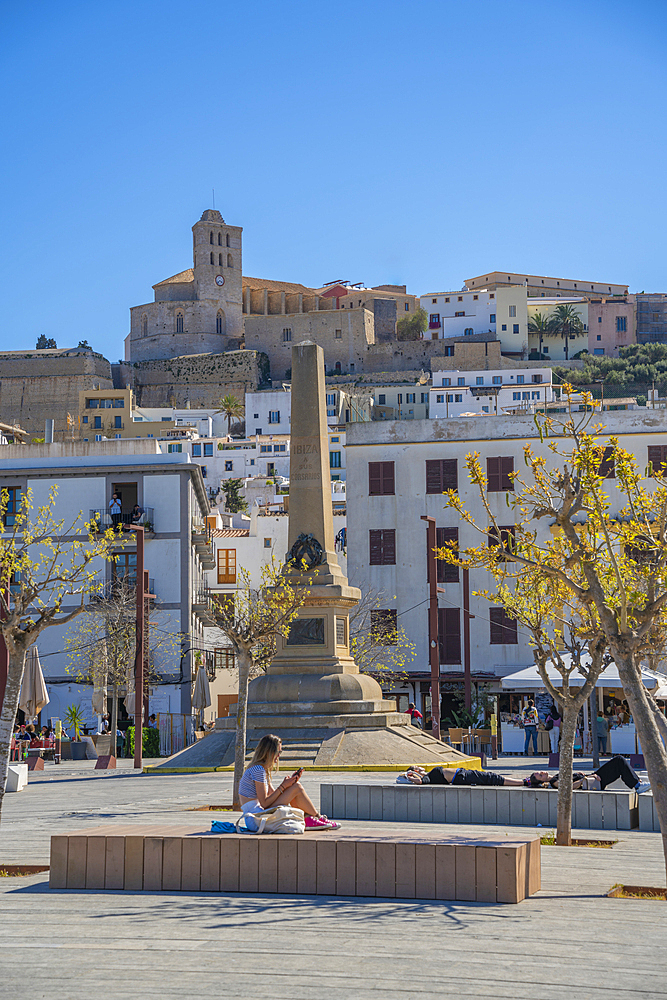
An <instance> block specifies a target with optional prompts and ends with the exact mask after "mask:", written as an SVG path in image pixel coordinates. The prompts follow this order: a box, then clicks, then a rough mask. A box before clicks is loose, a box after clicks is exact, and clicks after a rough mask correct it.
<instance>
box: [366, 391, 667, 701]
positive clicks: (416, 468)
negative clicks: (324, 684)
mask: <svg viewBox="0 0 667 1000" xmlns="http://www.w3.org/2000/svg"><path fill="white" fill-rule="evenodd" d="M657 412H658V413H661V412H663V411H657ZM604 423H605V425H606V429H605V431H604V435H603V438H608V437H610V436H612V435H617V436H618V437H619V439H620V441H621V444H622V446H623V447H624V448H627V449H628V450H629V451H630V452H631V453H632V454H634V455H635V457H636V459H637V462H638V465H639V468H640V469H642V470H643V469H645V468H646V467H647V464H648V460H649V450H648V449H649V448H650V447H655V446H658V447H660V448H662V449H665V448H667V416H664V417H660V418H659V419H656V417H655V414H654V413H653V411H646V410H641V409H638V410H633V411H627V412H620V413H616V412H614V413H606V414H605V420H604ZM526 443H529V444H530V445H531V447H532V448H533V450H534V452H535V453H536V454H538V455H544V457H545V459H546V461H547V463H549V464H552V463H553V455H552V453H551V452H550V450H549V445H548V441H546V440H545V441H540V438H539V436H538V434H537V430H536V427H535V423H534V418H533V417H531V416H529V415H526V416H522V415H512V416H498V417H495V416H489V417H485V418H479V417H477V418H476V417H470V418H463V419H456V418H452V417H450V418H449V419H432V420H428V421H426V420H425V421H414V422H408V421H394V422H391V423H371V424H358V425H356V426H354V427H352V428H350V429H349V431H348V443H347V463H348V483H350V484H351V486H350V490H349V495H348V500H347V523H348V543H349V548H348V552H349V557H348V569H349V576H350V579H351V580H352V581H354V584H355V586H359V587H364V586H371V587H373V588H374V589H375V590H377V591H379V592H381V593H383V594H385V595H386V607H385V609H384V610H385V612H386V614H387V615H388V616H389V615H390V616H392V617H395V618H396V620H397V621H398V622H400V623H401V625H402V626H403V628H404V629H405V631H406V633H407V635H408V638H409V639H410V640H411V641H412V642H413V643H414V644H415V650H416V656H415V659H414V660H413V661H412V663H411V664H410V665H409V666H408V667H407V670H408V676H409V680H408V681H407V682H406V684H405V686H404V688H405V693H406V694H410V695H416V700H417V701H419V698H420V697H421V695H423V696H424V697H427V692H428V683H429V677H430V670H429V631H428V597H429V588H428V579H427V545H426V526H425V523H424V521H422V520H421V517H422V516H423V515H430V516H432V517H434V518H435V519H436V526H437V536H438V544H439V545H443V544H445V542H446V541H448V540H454V541H457V542H458V545H459V546H460V548H466V547H470V546H476V545H480V544H487V539H488V534H487V525H488V520H487V514H486V510H485V507H484V505H483V503H482V499H481V497H480V495H479V492H478V490H477V488H476V487H473V486H472V485H471V483H470V481H469V477H468V473H467V469H466V455H468V454H471V453H473V452H477V453H478V454H479V456H480V461H481V464H482V469H483V471H484V472H485V474H486V475H487V477H488V490H487V494H486V500H487V501H488V503H489V506H490V508H491V510H492V511H493V513H494V515H495V516H496V518H497V523H498V524H500V525H501V526H502V527H507V528H508V530H509V529H511V528H512V525H513V524H515V523H516V521H515V519H516V517H517V512H515V511H514V510H513V508H512V506H511V504H508V499H509V496H510V494H511V492H512V485H511V479H510V477H509V473H510V472H519V474H520V475H522V476H526V475H527V471H526V466H525V462H524V451H523V449H524V446H525V444H526ZM653 454H655V453H653ZM649 485H650V484H649ZM449 489H454V490H456V491H457V492H458V494H459V496H460V497H461V499H462V501H463V503H464V504H465V506H466V508H467V510H469V511H470V512H471V514H472V516H473V518H474V520H475V523H476V524H477V525H478V526H479V527H480V530H479V531H478V530H476V529H475V528H474V527H472V526H470V525H468V524H467V523H465V522H463V521H461V519H460V518H459V516H458V515H457V513H456V512H455V511H454V510H453V509H451V508H448V507H447V506H446V499H445V497H444V496H443V491H445V490H449ZM609 493H610V503H611V509H612V512H618V511H619V510H620V509H621V507H622V506H623V497H622V496H619V495H617V492H616V491H615V489H614V480H613V479H610V480H609ZM538 530H539V531H541V532H547V531H548V530H549V525H548V524H547V523H541V524H540V525H539V526H538ZM437 573H438V583H439V586H441V587H442V588H443V589H444V593H441V594H440V595H439V597H438V604H439V611H438V621H439V631H438V636H437V642H438V650H439V655H440V672H441V687H442V691H443V696H444V693H445V692H447V691H450V690H452V687H454V688H455V687H456V686H457V685H459V684H460V683H461V681H462V680H463V677H464V672H465V671H466V669H469V670H470V674H471V677H472V680H473V682H475V683H487V684H490V685H491V690H495V691H498V690H499V689H500V687H499V686H500V679H501V678H502V677H503V676H506V675H508V674H510V673H513V672H515V671H516V670H518V669H520V668H522V667H526V666H530V665H531V664H532V663H533V656H532V651H531V648H530V644H529V637H528V635H527V633H525V632H524V631H523V630H522V629H521V628H520V627H519V626H518V625H517V623H516V621H513V620H512V619H509V618H508V616H507V615H506V614H505V612H504V609H503V608H502V607H501V606H500V605H494V604H493V603H489V602H488V601H486V600H484V599H483V598H481V597H477V596H475V593H476V592H480V591H484V590H486V589H488V590H490V591H491V592H493V587H494V584H493V579H492V577H491V575H490V574H489V573H487V572H485V571H483V570H472V571H470V574H469V581H468V582H467V592H464V589H465V588H466V578H465V576H464V574H463V572H462V571H459V570H458V568H457V567H452V566H448V565H446V564H445V563H440V562H439V563H438V569H437ZM466 603H467V604H468V606H469V609H470V613H471V615H472V616H473V617H472V618H471V619H470V632H469V635H470V639H469V642H467V641H466V631H465V629H464V620H463V608H464V606H465V605H466ZM392 690H393V691H396V690H397V689H396V687H395V686H394V687H393V688H392Z"/></svg>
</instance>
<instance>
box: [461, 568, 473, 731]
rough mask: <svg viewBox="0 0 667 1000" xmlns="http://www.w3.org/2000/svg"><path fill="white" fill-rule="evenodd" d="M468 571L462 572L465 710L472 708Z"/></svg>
mask: <svg viewBox="0 0 667 1000" xmlns="http://www.w3.org/2000/svg"><path fill="white" fill-rule="evenodd" d="M471 617H472V618H474V617H475V616H474V615H471V614H470V570H468V569H465V568H464V570H463V682H464V685H465V699H466V709H467V711H468V712H469V711H470V710H471V708H472V691H471V688H472V684H471V679H470V619H471Z"/></svg>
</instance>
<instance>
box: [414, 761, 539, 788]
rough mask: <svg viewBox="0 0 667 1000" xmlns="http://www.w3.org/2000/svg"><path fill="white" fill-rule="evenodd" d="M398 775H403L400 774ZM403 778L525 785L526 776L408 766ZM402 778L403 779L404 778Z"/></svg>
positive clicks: (420, 781)
mask: <svg viewBox="0 0 667 1000" xmlns="http://www.w3.org/2000/svg"><path fill="white" fill-rule="evenodd" d="M400 777H403V776H402V775H401V776H400ZM405 779H407V780H408V781H410V782H412V784H413V785H513V786H516V787H517V788H518V787H519V786H521V785H525V784H526V782H527V781H528V780H529V779H528V778H506V777H505V776H504V775H502V774H496V773H495V771H468V770H467V769H466V768H464V767H440V766H438V767H433V768H431V770H430V771H428V773H427V772H426V771H425V770H424V768H423V767H409V768H408V770H407V771H406V772H405ZM405 779H404V780H405Z"/></svg>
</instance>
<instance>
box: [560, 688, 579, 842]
mask: <svg viewBox="0 0 667 1000" xmlns="http://www.w3.org/2000/svg"><path fill="white" fill-rule="evenodd" d="M562 710H563V718H562V720H561V730H560V757H559V767H558V817H557V825H556V843H557V844H558V845H559V846H560V847H570V846H571V844H572V771H573V764H574V734H575V732H576V729H577V716H578V715H579V709H578V708H575V707H574V706H572V705H568V703H567V700H566V699H565V698H563V702H562Z"/></svg>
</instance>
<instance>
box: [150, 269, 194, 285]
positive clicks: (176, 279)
mask: <svg viewBox="0 0 667 1000" xmlns="http://www.w3.org/2000/svg"><path fill="white" fill-rule="evenodd" d="M194 280H195V272H194V271H193V269H192V268H191V267H189V268H188V269H187V271H179V272H178V274H172V276H171V278H165V279H164V281H158V283H157V285H153V288H157V287H158V285H176V284H179V285H184V284H186V283H187V282H188V281H194Z"/></svg>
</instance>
